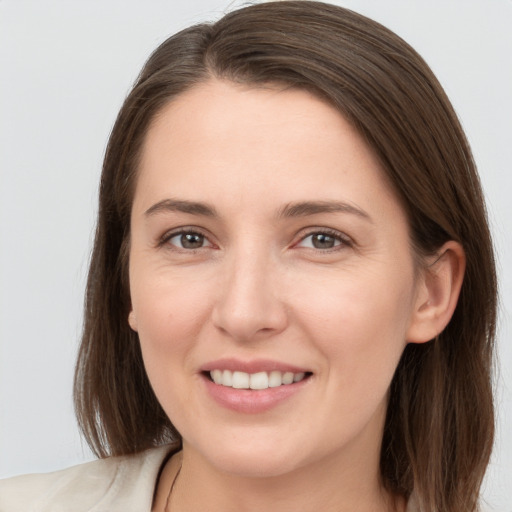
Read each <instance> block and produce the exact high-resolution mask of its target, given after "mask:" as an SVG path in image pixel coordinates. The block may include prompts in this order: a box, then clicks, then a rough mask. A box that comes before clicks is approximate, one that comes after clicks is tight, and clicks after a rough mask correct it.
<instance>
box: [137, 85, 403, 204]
mask: <svg viewBox="0 0 512 512" xmlns="http://www.w3.org/2000/svg"><path fill="white" fill-rule="evenodd" d="M375 191H377V192H378V194H379V195H381V196H385V197H388V198H392V199H394V198H393V197H392V196H393V194H392V192H391V187H390V186H389V184H388V183H387V180H386V178H385V176H384V174H383V172H382V170H381V168H380V165H379V162H378V160H377V158H376V157H375V155H374V154H373V152H372V150H371V149H370V148H369V147H368V146H367V144H366V143H365V142H364V141H363V139H362V138H361V137H360V136H359V134H358V133H357V131H356V130H355V129H354V128H353V126H352V125H351V124H350V123H348V122H347V121H346V120H345V119H344V118H343V117H342V115H341V114H340V113H339V112H338V111H337V110H335V109H334V108H333V107H332V106H330V105H329V104H327V103H326V102H325V101H323V100H321V99H319V98H318V97H316V96H314V95H312V94H311V93H309V92H306V91H304V90H299V89H293V88H292V89H290V88H287V89H286V88H283V87H279V86H277V85H276V86H266V87H258V88H255V87H248V86H245V85H239V84H233V83H231V82H226V81H219V80H211V81H209V82H206V83H203V84H200V85H197V86H195V87H193V88H192V89H190V90H188V91H187V92H185V93H183V94H182V95H180V96H178V97H177V98H175V99H174V100H172V101H171V102H170V103H169V104H167V105H166V106H165V107H164V108H163V109H162V110H161V111H160V112H159V113H158V115H157V116H156V117H155V119H154V120H153V123H152V125H151V126H150V129H149V130H148V133H147V136H146V139H145V143H144V146H143V152H142V158H141V162H140V167H139V177H138V184H137V187H136V197H135V202H136V203H137V202H138V203H144V204H145V205H147V206H148V207H149V206H150V205H149V204H148V203H149V202H151V201H155V200H157V199H165V196H166V195H168V196H169V195H170V196H176V195H178V196H180V197H181V196H186V198H187V199H191V200H200V201H209V202H214V203H215V202H218V201H219V199H220V198H223V200H224V202H226V201H225V198H231V199H233V202H238V204H241V203H242V204H244V205H253V206H254V207H255V208H258V209H261V208H262V207H263V205H264V203H265V201H262V199H263V198H265V199H269V200H270V199H275V201H304V200H311V199H313V200H339V199H347V200H349V201H356V200H364V201H365V202H371V200H372V199H371V198H370V197H369V196H371V195H372V194H371V192H372V193H375Z"/></svg>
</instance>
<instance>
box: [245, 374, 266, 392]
mask: <svg viewBox="0 0 512 512" xmlns="http://www.w3.org/2000/svg"><path fill="white" fill-rule="evenodd" d="M249 387H250V388H251V389H267V388H268V375H267V374H266V373H265V372H259V373H251V376H250V379H249Z"/></svg>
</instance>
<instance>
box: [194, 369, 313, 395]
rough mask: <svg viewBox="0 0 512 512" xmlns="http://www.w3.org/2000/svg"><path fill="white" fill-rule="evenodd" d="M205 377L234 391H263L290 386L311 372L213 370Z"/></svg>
mask: <svg viewBox="0 0 512 512" xmlns="http://www.w3.org/2000/svg"><path fill="white" fill-rule="evenodd" d="M204 375H205V376H206V377H207V378H208V379H209V380H211V381H212V382H214V383H215V384H217V385H219V386H225V387H229V388H233V389H252V390H261V389H268V388H278V387H281V386H289V385H290V384H295V383H297V382H301V381H303V380H305V379H307V378H309V377H310V376H311V375H312V374H311V372H299V373H293V372H280V371H277V370H274V371H271V372H257V373H246V372H241V371H231V370H212V371H209V372H204Z"/></svg>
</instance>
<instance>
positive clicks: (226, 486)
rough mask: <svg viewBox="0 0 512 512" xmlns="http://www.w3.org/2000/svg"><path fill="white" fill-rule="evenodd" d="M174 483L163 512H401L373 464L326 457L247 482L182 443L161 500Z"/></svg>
mask: <svg viewBox="0 0 512 512" xmlns="http://www.w3.org/2000/svg"><path fill="white" fill-rule="evenodd" d="M366 462H367V461H366ZM178 472H179V475H178ZM333 474H335V475H336V478H333V477H332V475H333ZM176 475H178V476H179V477H178V478H177V479H176V480H175V477H176ZM173 482H175V485H174V487H173V490H172V495H171V496H170V499H169V501H168V509H167V511H166V512H183V511H187V512H199V511H201V512H202V511H204V510H208V511H209V512H220V511H222V512H234V511H237V512H239V511H243V512H260V511H261V510H272V509H274V508H275V507H276V505H277V508H278V509H279V511H280V512H306V511H308V512H309V511H311V510H322V512H349V511H350V512H352V511H353V510H357V511H358V512H385V511H386V512H387V511H403V510H405V504H404V503H403V501H401V500H393V499H392V497H391V496H390V495H389V494H388V493H387V492H386V491H385V490H384V489H383V488H382V486H381V484H380V478H379V471H378V460H377V461H376V464H374V465H373V466H372V469H371V470H370V468H369V466H368V465H367V464H366V463H359V464H354V463H351V464H350V466H342V465H341V464H340V460H339V457H333V456H331V457H329V458H327V459H322V460H321V461H319V462H317V463H312V464H309V465H307V466H304V467H302V468H298V469H296V470H295V471H293V472H289V473H286V474H284V475H278V476H272V477H247V476H240V475H236V474H230V473H226V472H223V471H222V470H220V469H218V468H216V467H215V466H213V465H211V464H210V463H209V462H208V461H206V460H204V459H203V458H201V456H200V455H199V454H197V453H196V452H194V450H192V449H191V448H190V447H188V446H187V445H186V444H185V445H184V450H183V453H182V454H180V455H178V456H175V457H174V458H173V459H172V460H171V463H170V464H168V467H166V469H165V470H164V473H163V474H162V478H161V482H160V483H161V484H162V485H159V487H160V488H161V489H162V490H163V492H162V497H163V496H164V495H165V498H167V494H168V493H169V489H170V488H171V486H172V483H173ZM165 501H167V500H165ZM160 503H161V504H162V505H163V500H160ZM154 510H155V511H160V510H165V506H162V508H158V507H154Z"/></svg>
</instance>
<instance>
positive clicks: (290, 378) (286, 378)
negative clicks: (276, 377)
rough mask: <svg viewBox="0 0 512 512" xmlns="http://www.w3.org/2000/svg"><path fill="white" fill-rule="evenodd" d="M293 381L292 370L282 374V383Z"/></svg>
mask: <svg viewBox="0 0 512 512" xmlns="http://www.w3.org/2000/svg"><path fill="white" fill-rule="evenodd" d="M292 382H293V373H292V372H286V373H285V374H284V375H283V384H291V383H292Z"/></svg>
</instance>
